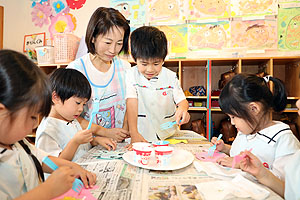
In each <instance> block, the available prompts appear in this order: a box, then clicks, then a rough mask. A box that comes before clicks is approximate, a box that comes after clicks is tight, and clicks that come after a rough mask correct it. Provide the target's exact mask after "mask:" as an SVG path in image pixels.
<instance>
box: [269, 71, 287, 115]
mask: <svg viewBox="0 0 300 200" xmlns="http://www.w3.org/2000/svg"><path fill="white" fill-rule="evenodd" d="M269 79H270V80H271V81H272V82H273V83H274V89H273V101H272V107H273V110H274V111H276V112H280V111H283V110H284V109H285V107H286V104H287V94H286V90H285V87H284V84H283V83H282V81H281V80H279V79H278V78H274V77H272V76H270V77H269Z"/></svg>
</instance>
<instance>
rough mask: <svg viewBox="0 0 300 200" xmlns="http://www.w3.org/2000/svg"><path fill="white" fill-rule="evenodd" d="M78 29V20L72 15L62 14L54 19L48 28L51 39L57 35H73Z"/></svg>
mask: <svg viewBox="0 0 300 200" xmlns="http://www.w3.org/2000/svg"><path fill="white" fill-rule="evenodd" d="M75 29H76V18H75V17H74V16H73V15H72V14H70V13H67V14H64V13H60V14H58V15H56V16H55V17H52V19H51V24H50V26H49V28H48V30H49V33H50V36H51V38H53V35H54V34H56V33H71V32H72V31H74V30H75Z"/></svg>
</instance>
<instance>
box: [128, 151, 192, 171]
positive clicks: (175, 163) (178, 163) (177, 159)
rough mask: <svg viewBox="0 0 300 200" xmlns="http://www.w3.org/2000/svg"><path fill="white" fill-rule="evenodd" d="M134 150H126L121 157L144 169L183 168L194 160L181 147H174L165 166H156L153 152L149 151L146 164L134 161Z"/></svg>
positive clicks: (190, 154)
mask: <svg viewBox="0 0 300 200" xmlns="http://www.w3.org/2000/svg"><path fill="white" fill-rule="evenodd" d="M134 154H135V152H134V151H128V152H126V153H125V154H124V155H123V159H124V160H125V161H126V162H127V163H129V164H131V165H134V166H137V167H141V168H144V169H151V170H176V169H181V168H184V167H186V166H188V165H190V164H191V163H192V162H193V161H194V155H193V154H192V153H191V152H189V151H186V150H182V149H175V150H174V152H173V155H172V157H171V162H170V164H169V165H167V166H158V165H157V163H156V159H155V155H154V152H152V153H151V157H150V160H149V164H148V165H142V164H139V163H136V162H134V160H133V158H134Z"/></svg>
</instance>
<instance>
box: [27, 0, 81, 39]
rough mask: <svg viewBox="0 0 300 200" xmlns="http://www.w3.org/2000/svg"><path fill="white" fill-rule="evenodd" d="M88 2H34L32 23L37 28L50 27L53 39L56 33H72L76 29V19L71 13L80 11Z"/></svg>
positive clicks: (54, 0)
mask: <svg viewBox="0 0 300 200" xmlns="http://www.w3.org/2000/svg"><path fill="white" fill-rule="evenodd" d="M85 2H86V0H39V1H36V0H33V2H32V9H33V10H32V12H31V16H32V22H33V23H34V25H35V26H39V27H42V26H44V25H49V22H50V25H49V27H48V30H49V32H50V36H51V38H53V34H55V33H70V32H72V31H74V30H75V29H76V18H75V17H74V16H73V15H72V14H71V13H69V12H70V8H71V9H79V8H81V7H82V6H83V4H84V3H85Z"/></svg>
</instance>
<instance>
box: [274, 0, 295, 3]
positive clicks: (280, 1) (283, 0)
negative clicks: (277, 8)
mask: <svg viewBox="0 0 300 200" xmlns="http://www.w3.org/2000/svg"><path fill="white" fill-rule="evenodd" d="M279 3H300V0H279Z"/></svg>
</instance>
